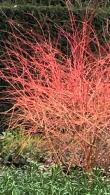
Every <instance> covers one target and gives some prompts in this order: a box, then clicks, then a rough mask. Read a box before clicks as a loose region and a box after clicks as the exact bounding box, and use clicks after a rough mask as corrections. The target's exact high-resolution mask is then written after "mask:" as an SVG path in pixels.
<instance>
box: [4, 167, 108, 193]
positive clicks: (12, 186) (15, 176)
mask: <svg viewBox="0 0 110 195" xmlns="http://www.w3.org/2000/svg"><path fill="white" fill-rule="evenodd" d="M0 194H5V195H7V194H8V195H11V194H13V195H21V194H26V195H28V194H29V195H31V194H36V195H37V194H38V195H58V194H59V195H69V194H70V195H83V194H84V195H107V194H110V182H109V180H107V179H105V178H104V176H102V174H101V172H100V171H99V170H95V171H94V173H92V174H91V175H89V174H84V173H83V172H81V171H78V170H72V171H71V174H70V175H65V174H64V172H63V171H62V170H61V169H60V168H58V167H56V166H53V167H51V168H49V169H46V170H44V167H43V165H35V164H34V165H31V166H29V167H25V168H18V169H17V168H15V167H5V166H4V167H1V168H0Z"/></svg>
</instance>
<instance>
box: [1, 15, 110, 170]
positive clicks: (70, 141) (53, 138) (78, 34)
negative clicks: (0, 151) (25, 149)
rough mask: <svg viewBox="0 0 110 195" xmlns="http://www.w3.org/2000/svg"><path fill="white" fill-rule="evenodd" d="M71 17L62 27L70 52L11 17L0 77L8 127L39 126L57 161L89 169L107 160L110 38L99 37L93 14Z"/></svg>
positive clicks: (109, 147) (33, 130)
mask: <svg viewBox="0 0 110 195" xmlns="http://www.w3.org/2000/svg"><path fill="white" fill-rule="evenodd" d="M70 19H71V25H72V28H71V30H72V31H71V32H70V33H69V32H65V31H63V29H60V32H61V34H62V36H64V37H66V39H67V41H68V43H69V45H70V48H71V52H70V55H69V54H68V55H65V54H64V53H62V52H61V51H60V50H59V49H58V48H56V47H54V44H53V45H52V42H51V41H48V40H47V39H45V37H40V36H39V35H38V34H37V33H36V32H35V31H32V30H29V29H24V28H23V27H22V26H20V25H19V27H18V24H17V23H16V22H15V21H12V20H10V21H9V22H10V25H11V28H12V32H11V33H9V39H8V40H7V41H5V42H4V45H5V51H6V52H5V53H4V56H2V57H1V59H0V60H1V63H2V64H3V68H1V70H0V77H1V78H2V79H4V80H5V81H7V82H8V83H9V87H8V88H7V90H6V92H5V93H6V96H4V98H5V99H6V100H11V102H13V107H12V108H11V109H10V110H8V111H7V112H5V113H6V114H7V115H9V116H10V120H9V122H8V124H9V128H12V129H15V128H18V127H19V125H21V126H22V127H23V128H24V129H25V130H26V131H27V132H28V133H35V134H37V133H39V132H40V133H41V134H42V135H43V136H44V137H45V140H46V142H45V147H46V148H48V150H49V151H51V154H52V155H53V156H54V159H55V161H57V163H61V162H62V163H66V164H68V166H71V165H73V164H77V165H78V166H82V167H83V168H84V169H86V170H90V169H91V167H93V166H94V165H96V164H100V159H101V158H102V157H103V158H102V160H101V163H102V164H105V166H108V164H109V163H110V162H109V158H108V156H109V153H110V134H109V128H110V78H109V75H110V44H109V43H106V46H105V45H104V46H103V44H102V43H100V41H99V39H98V37H97V34H96V32H95V29H94V28H93V26H92V22H91V19H88V18H87V17H86V16H85V17H84V18H83V20H82V22H80V24H79V25H78V22H77V20H76V19H75V17H74V15H72V13H71V12H70ZM93 46H94V47H93ZM105 159H107V160H106V161H105Z"/></svg>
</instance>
